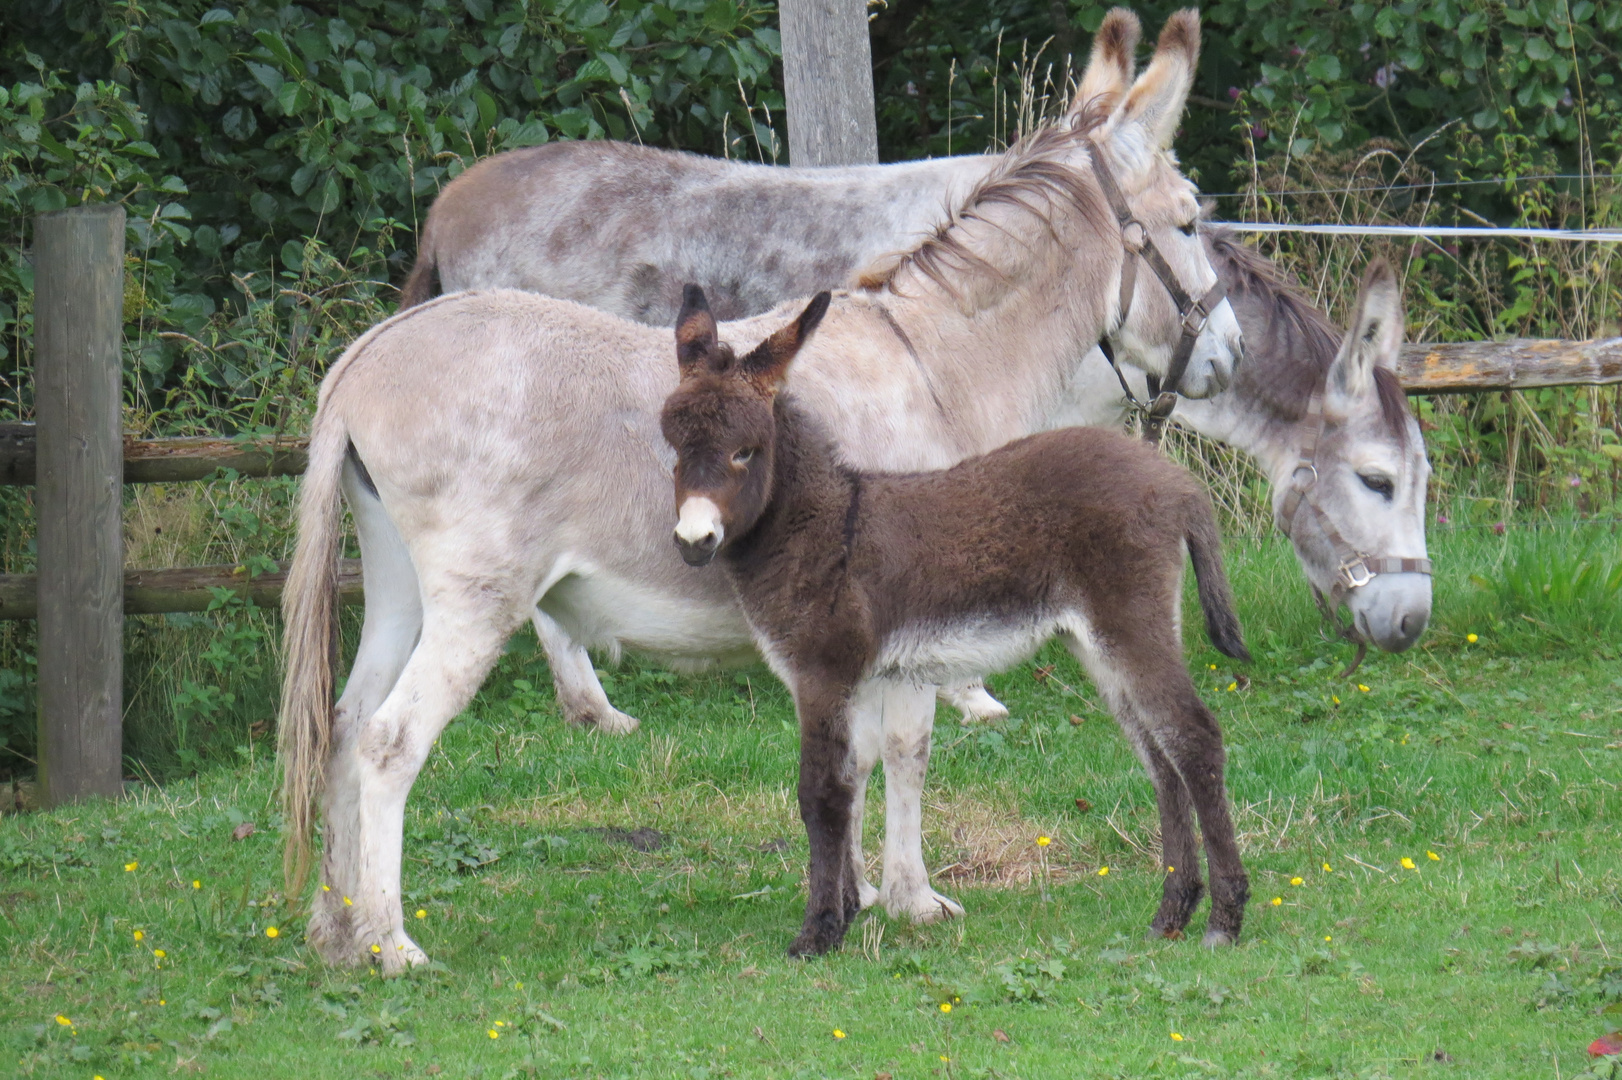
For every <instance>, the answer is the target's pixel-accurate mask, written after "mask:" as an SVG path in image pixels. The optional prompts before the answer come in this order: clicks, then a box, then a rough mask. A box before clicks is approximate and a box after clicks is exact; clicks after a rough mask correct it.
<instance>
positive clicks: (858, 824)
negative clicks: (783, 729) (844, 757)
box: [850, 682, 884, 911]
mask: <svg viewBox="0 0 1622 1080" xmlns="http://www.w3.org/2000/svg"><path fill="white" fill-rule="evenodd" d="M880 686H881V684H879V683H872V682H870V683H865V684H863V685H862V686H860V687H858V688H857V695H858V697H857V698H856V699H855V700H853V701H852V702H851V707H850V741H851V754H852V758H853V760H854V763H855V773H854V775H853V777H852V784H853V785H854V788H855V795H854V796H853V798H852V799H851V805H850V866H851V873H852V874H853V875H855V878H856V895H857V897H858V899H859V901H860V903H861V905H862V909H863V910H864V911H865V910H866V909H868V908H870V907H872V906H873V905H874V904H875V903H877V902H878V898H879V891H878V890H877V889H875V888H874V887H873V886H872V885H870V884H868V881H867V857H866V856H865V855H864V854H863V853H862V820H863V818H864V817H865V816H866V813H867V782H868V780H869V779H870V778H871V777H872V775H873V766H875V765H877V764H878V763H879V751H880V747H882V745H883V743H884V709H883V701H882V699H881V698H880V697H879V695H878V693H877V692H876V691H878V689H879V687H880Z"/></svg>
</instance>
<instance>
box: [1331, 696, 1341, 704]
mask: <svg viewBox="0 0 1622 1080" xmlns="http://www.w3.org/2000/svg"><path fill="white" fill-rule="evenodd" d="M1329 700H1330V701H1333V702H1334V703H1335V704H1336V705H1339V704H1340V698H1338V697H1336V696H1335V695H1334V694H1330V695H1329Z"/></svg>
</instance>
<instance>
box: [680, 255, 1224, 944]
mask: <svg viewBox="0 0 1622 1080" xmlns="http://www.w3.org/2000/svg"><path fill="white" fill-rule="evenodd" d="M828 299H829V297H828V294H827V293H818V294H817V296H816V298H815V299H813V300H812V301H811V304H810V306H808V307H807V308H806V309H805V311H804V312H803V313H802V314H801V315H800V317H799V318H798V319H797V320H796V321H795V322H793V323H790V324H789V325H788V326H786V327H784V328H783V329H781V330H779V331H777V332H776V333H774V334H772V335H771V336H770V337H768V338H767V339H766V340H765V341H764V342H762V343H761V344H760V345H759V346H757V347H756V348H755V349H754V350H752V351H751V352H750V353H748V354H747V355H745V356H744V357H742V358H741V359H739V358H737V357H736V356H735V354H734V352H733V350H732V349H731V348H729V347H728V346H726V345H723V344H721V343H720V341H719V339H718V338H717V336H716V327H715V319H714V318H713V317H712V316H711V315H710V312H709V310H708V308H707V307H706V305H705V303H704V293H703V290H701V289H698V288H697V287H689V291H688V296H687V300H686V303H685V305H684V306H683V309H682V313H681V316H680V318H679V319H678V320H677V323H676V343H677V347H676V352H677V359H678V362H679V363H680V366H681V384H680V386H678V387H677V389H676V391H675V393H673V394H672V395H671V396H670V398H669V400H668V401H666V402H665V407H664V413H663V417H662V426H663V429H664V433H665V438H666V439H667V440H668V441H669V442H670V444H671V445H672V446H673V447H675V449H676V471H675V488H676V507H677V511H678V515H679V518H680V521H679V523H678V524H677V526H676V535H675V539H676V545H677V547H678V548H680V549H681V552H682V557H683V558H685V559H686V560H687V562H688V563H689V564H691V565H694V566H703V565H706V564H708V563H709V562H710V560H711V559H713V558H715V557H716V556H717V555H719V556H720V564H721V566H722V567H723V568H724V569H725V571H726V576H727V577H728V578H729V579H730V580H731V582H732V584H733V587H734V588H735V589H736V590H737V593H738V598H739V600H740V601H741V603H742V605H743V609H744V615H745V617H746V618H747V619H748V620H749V628H750V631H751V632H752V633H753V634H754V637H755V643H756V644H757V645H758V646H759V648H760V651H761V653H762V654H763V655H764V656H765V657H766V660H767V662H768V663H769V664H770V665H771V667H772V670H773V671H775V672H776V673H777V675H778V677H779V678H781V679H782V680H783V682H784V683H785V684H786V685H787V686H788V688H789V690H790V692H791V693H792V694H793V695H794V704H795V708H796V710H797V711H798V712H799V716H800V783H799V802H800V815H801V817H802V818H803V820H804V822H805V827H806V832H807V834H808V835H809V837H810V841H811V873H810V890H809V891H810V895H809V897H808V899H807V901H806V911H805V923H804V926H803V927H802V928H801V930H800V934H799V936H798V937H797V938H796V939H795V941H794V944H793V945H791V946H790V947H789V953H790V955H801V954H804V953H822V952H826V951H828V950H829V949H831V948H836V947H838V945H839V943H840V941H841V940H843V938H844V935H845V928H846V927H847V926H848V925H849V923H850V920H851V919H852V918H854V917H855V915H856V913H857V912H858V911H859V910H860V907H861V895H860V883H861V881H862V875H863V869H862V866H861V864H860V863H859V862H858V861H857V860H858V859H859V852H857V851H856V850H854V848H853V845H852V828H851V824H852V820H853V818H856V817H857V816H858V815H856V814H855V811H854V803H855V799H856V795H857V785H856V783H855V782H854V778H853V773H854V772H855V768H856V761H855V758H856V754H855V750H854V743H855V738H854V735H853V730H852V729H853V727H854V726H856V724H858V723H859V722H860V721H859V720H856V719H855V718H854V717H853V714H854V713H856V712H858V711H859V705H858V703H859V702H863V701H869V700H876V699H882V698H883V697H884V696H885V694H886V692H887V691H888V690H891V689H892V688H900V689H902V690H903V691H905V689H906V688H908V687H910V686H914V685H916V684H919V683H935V684H939V683H944V682H950V681H953V680H962V679H964V678H969V677H976V676H983V675H985V674H987V673H989V672H992V671H1000V670H1003V669H1005V668H1008V667H1011V666H1013V665H1015V664H1019V663H1023V662H1024V661H1026V660H1028V659H1029V658H1030V657H1031V656H1032V655H1034V654H1035V652H1036V650H1037V649H1038V648H1039V647H1040V646H1041V645H1042V644H1043V643H1044V642H1046V641H1047V640H1048V639H1049V638H1051V637H1054V636H1058V637H1060V638H1062V639H1063V640H1064V643H1065V645H1066V646H1068V647H1069V649H1070V651H1071V652H1073V653H1074V654H1075V655H1076V657H1077V659H1079V660H1080V661H1081V662H1082V663H1083V664H1084V665H1085V666H1086V668H1087V670H1088V672H1089V673H1090V674H1091V676H1092V678H1093V681H1094V682H1095V683H1096V684H1097V685H1098V687H1099V689H1100V690H1101V692H1102V693H1103V694H1104V696H1105V698H1106V699H1107V700H1108V701H1109V703H1110V709H1111V711H1112V712H1113V713H1114V714H1115V718H1116V720H1117V721H1118V722H1119V723H1120V725H1121V727H1122V729H1123V730H1124V731H1125V732H1126V733H1127V737H1128V738H1129V739H1130V740H1131V742H1132V745H1133V747H1134V748H1135V749H1136V750H1137V753H1138V756H1139V758H1140V759H1141V760H1142V761H1143V765H1144V768H1145V769H1147V770H1148V772H1149V776H1150V778H1151V779H1152V780H1153V781H1154V786H1155V795H1156V799H1157V801H1158V802H1159V806H1160V822H1161V835H1162V846H1163V852H1164V857H1165V861H1166V874H1165V881H1164V884H1163V886H1162V893H1161V901H1160V910H1159V911H1158V912H1157V913H1156V915H1155V918H1154V922H1153V924H1152V932H1153V933H1155V934H1158V935H1162V936H1167V937H1181V936H1182V932H1183V928H1184V927H1185V926H1187V925H1188V920H1189V918H1190V916H1192V915H1193V912H1194V908H1195V905H1196V904H1198V902H1199V898H1200V895H1201V893H1202V892H1203V886H1202V884H1201V882H1200V873H1199V856H1198V851H1197V845H1196V842H1195V838H1194V828H1193V821H1192V820H1191V818H1190V815H1189V808H1190V803H1192V805H1193V807H1194V809H1195V810H1196V811H1197V812H1198V814H1199V820H1200V826H1201V828H1202V830H1203V832H1204V835H1205V850H1206V855H1207V859H1208V861H1209V864H1210V872H1211V900H1212V903H1211V919H1210V926H1209V929H1208V930H1207V932H1206V935H1205V943H1206V944H1207V945H1217V944H1227V943H1230V942H1233V941H1236V940H1238V937H1239V928H1240V924H1241V922H1242V921H1243V918H1244V907H1245V900H1246V898H1247V897H1248V896H1249V891H1250V890H1249V885H1248V882H1247V880H1246V878H1245V872H1244V867H1243V866H1242V865H1241V864H1240V861H1239V847H1238V844H1237V842H1236V841H1235V839H1234V831H1233V821H1232V818H1231V817H1230V816H1229V812H1228V801H1227V790H1226V787H1225V785H1224V780H1223V761H1224V754H1223V748H1222V733H1221V731H1220V729H1219V728H1218V726H1217V721H1216V717H1215V716H1213V715H1212V714H1211V711H1210V710H1209V709H1208V708H1206V706H1205V704H1204V703H1203V702H1202V701H1201V700H1200V698H1199V695H1198V694H1197V693H1196V692H1195V689H1194V682H1193V680H1192V679H1191V678H1190V677H1189V674H1188V667H1187V665H1186V664H1185V662H1184V659H1183V647H1182V633H1181V629H1180V626H1181V619H1180V616H1181V611H1182V580H1183V559H1184V551H1185V548H1186V551H1187V553H1188V555H1189V556H1191V557H1192V559H1193V563H1194V575H1195V577H1196V579H1197V580H1198V583H1199V596H1200V605H1201V607H1203V608H1204V611H1205V622H1206V631H1207V633H1209V634H1210V636H1211V641H1212V643H1213V644H1214V645H1215V646H1216V647H1217V648H1218V649H1219V650H1221V651H1222V652H1223V653H1225V654H1226V655H1228V656H1232V657H1235V658H1238V659H1241V660H1249V659H1250V654H1249V653H1248V652H1246V651H1245V646H1244V641H1243V640H1242V638H1241V636H1240V631H1239V621H1238V619H1237V618H1236V617H1235V615H1234V613H1233V599H1232V596H1231V595H1230V594H1229V592H1228V582H1227V578H1226V577H1225V576H1224V574H1223V571H1222V553H1221V542H1220V538H1219V536H1218V534H1217V527H1216V519H1215V517H1214V515H1213V514H1212V511H1211V502H1210V499H1209V498H1208V497H1207V496H1206V494H1205V489H1204V488H1202V487H1201V486H1200V485H1199V483H1198V482H1197V481H1196V480H1195V479H1194V478H1193V477H1192V476H1190V475H1189V474H1188V473H1187V472H1186V471H1184V470H1183V469H1180V468H1178V467H1177V466H1176V465H1173V464H1172V463H1171V462H1169V461H1167V460H1166V459H1165V458H1163V457H1162V456H1160V454H1159V453H1158V452H1156V451H1155V450H1154V449H1153V448H1152V447H1149V446H1147V445H1145V444H1143V443H1142V442H1139V441H1136V440H1133V439H1129V438H1127V437H1126V436H1125V435H1123V434H1120V433H1118V432H1112V431H1104V430H1101V429H1099V428H1066V429H1064V430H1061V431H1051V432H1047V433H1045V434H1041V435H1032V436H1029V437H1027V438H1024V439H1021V440H1018V441H1017V442H1013V443H1010V444H1009V445H1007V446H1005V447H1002V448H1001V449H998V450H993V451H992V452H991V453H989V454H986V455H984V456H983V457H977V458H970V459H969V460H967V461H963V462H960V463H959V464H957V465H954V466H953V467H952V468H950V469H947V470H945V471H943V472H929V473H913V474H896V473H873V472H860V471H856V470H853V469H850V468H849V467H847V466H845V465H844V464H843V463H842V462H840V460H839V458H838V455H837V453H836V452H835V450H834V448H833V445H832V444H831V443H830V441H829V440H828V438H827V436H826V435H825V434H824V433H823V430H822V427H821V425H820V424H818V423H817V421H816V420H815V419H814V418H813V417H812V416H811V415H810V414H808V413H807V412H805V411H804V410H802V409H801V408H800V407H799V405H798V403H797V402H796V400H795V398H794V396H793V395H792V394H791V393H788V394H785V393H780V391H781V390H782V389H783V386H784V382H785V380H786V378H787V376H788V369H789V365H790V363H791V361H792V360H793V359H794V355H795V354H796V353H797V352H798V351H799V350H800V347H801V346H802V345H803V344H804V343H805V342H806V339H807V338H808V337H809V336H810V335H811V333H812V332H813V331H814V330H815V329H816V326H817V324H818V323H819V322H821V320H822V316H823V313H824V312H825V311H826V310H827V307H828ZM942 522H956V523H958V525H957V526H956V527H952V528H942V527H941V523H942ZM1123 568H1130V570H1131V572H1130V573H1123V572H1122V570H1123Z"/></svg>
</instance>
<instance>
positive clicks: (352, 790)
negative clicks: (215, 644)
mask: <svg viewBox="0 0 1622 1080" xmlns="http://www.w3.org/2000/svg"><path fill="white" fill-rule="evenodd" d="M464 581H465V579H464ZM439 584H440V585H441V586H442V588H440V589H439V590H437V591H436V592H435V594H434V595H433V599H432V600H431V601H430V604H429V606H428V608H427V610H426V612H425V613H424V620H423V630H422V637H421V640H419V641H418V642H417V647H416V648H415V649H414V650H412V653H411V659H410V660H409V661H408V662H407V663H406V665H405V669H404V670H403V671H402V672H401V673H400V677H399V679H398V681H397V682H396V683H395V685H394V688H393V689H392V690H390V691H389V693H388V696H387V697H385V698H384V699H383V702H382V704H381V705H380V706H379V707H378V708H377V710H376V711H375V712H374V713H373V714H372V715H371V716H369V717H367V718H365V719H364V720H359V721H357V722H355V723H354V724H353V726H352V729H351V731H350V734H349V737H348V738H346V739H345V740H344V742H343V743H342V744H341V745H340V746H338V747H336V748H335V752H334V754H333V757H332V760H331V762H330V763H329V764H328V767H327V785H326V809H327V823H326V828H325V831H324V839H325V848H326V851H325V854H324V858H323V860H322V871H323V877H322V887H321V891H320V892H319V893H318V894H317V896H316V908H315V911H314V913H313V914H312V915H311V918H310V931H309V933H310V940H311V942H312V943H314V944H315V945H316V946H317V948H319V949H320V950H321V952H322V954H323V955H324V956H325V957H326V958H327V959H328V960H329V961H331V962H333V963H354V962H365V961H368V960H371V961H374V962H376V963H377V964H379V965H380V966H381V967H382V968H383V970H384V972H385V973H392V972H396V971H399V970H401V969H402V968H404V967H405V966H406V965H408V964H416V963H421V962H423V961H425V960H426V959H427V957H426V956H425V955H424V953H423V952H422V950H421V949H419V948H418V947H417V945H416V943H415V942H413V941H412V940H411V938H410V937H408V936H407V935H406V932H405V927H404V921H403V918H402V912H401V907H400V900H401V892H400V859H401V850H400V849H401V843H402V836H403V832H404V823H405V803H406V796H407V795H408V794H409V793H410V791H411V785H412V784H413V783H414V782H415V780H416V778H417V773H418V772H419V771H420V770H421V769H422V766H423V763H424V762H425V761H426V760H427V758H428V753H429V751H430V750H431V749H432V748H433V745H434V740H435V739H437V738H438V737H439V733H440V732H441V731H442V730H444V727H445V725H446V724H447V723H448V722H449V721H450V720H451V719H452V718H453V717H455V716H456V714H457V713H459V712H461V711H462V709H463V708H464V707H466V705H467V703H468V701H469V700H471V699H472V697H473V694H474V692H475V691H477V690H478V688H479V685H480V683H482V682H483V681H484V677H485V675H486V674H487V673H488V672H489V670H490V668H491V667H492V666H494V664H495V662H496V658H497V657H498V656H499V655H500V654H501V648H502V646H503V645H504V644H505V642H506V640H507V638H508V637H509V636H510V635H511V633H512V631H513V629H514V627H515V626H516V625H517V624H518V623H519V622H520V621H521V618H522V615H521V613H520V612H514V611H509V610H506V609H505V607H502V606H497V605H492V604H490V603H489V602H487V601H482V600H481V598H480V597H479V596H478V591H477V590H470V589H467V588H466V586H465V585H464V584H463V583H461V582H457V583H450V582H445V581H443V580H441V581H440V583H439Z"/></svg>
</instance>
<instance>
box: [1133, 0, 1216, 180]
mask: <svg viewBox="0 0 1622 1080" xmlns="http://www.w3.org/2000/svg"><path fill="white" fill-rule="evenodd" d="M1199 62H1200V13H1199V12H1198V11H1197V10H1196V9H1194V8H1184V9H1183V10H1182V11H1178V12H1174V13H1173V14H1172V16H1171V18H1169V19H1167V20H1166V25H1165V26H1164V27H1163V28H1162V29H1161V31H1160V40H1159V42H1157V43H1156V45H1155V55H1154V59H1152V60H1150V61H1149V66H1148V67H1147V68H1146V69H1144V72H1143V74H1142V75H1140V76H1139V77H1138V81H1137V82H1136V83H1134V84H1133V85H1132V90H1131V92H1129V93H1128V94H1127V96H1126V104H1125V105H1124V106H1123V107H1122V110H1121V113H1120V122H1121V123H1122V124H1127V123H1136V124H1138V125H1141V126H1142V128H1143V132H1144V136H1145V138H1146V140H1147V141H1148V143H1149V145H1150V146H1151V147H1153V148H1155V149H1159V150H1167V149H1170V147H1171V140H1172V136H1174V135H1176V134H1177V125H1178V124H1180V123H1182V120H1183V106H1184V105H1185V104H1187V102H1188V92H1189V91H1190V90H1191V89H1193V86H1194V69H1195V68H1196V67H1198V66H1199Z"/></svg>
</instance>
